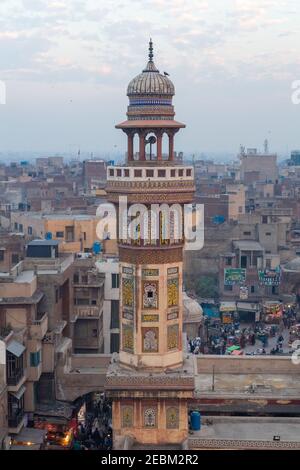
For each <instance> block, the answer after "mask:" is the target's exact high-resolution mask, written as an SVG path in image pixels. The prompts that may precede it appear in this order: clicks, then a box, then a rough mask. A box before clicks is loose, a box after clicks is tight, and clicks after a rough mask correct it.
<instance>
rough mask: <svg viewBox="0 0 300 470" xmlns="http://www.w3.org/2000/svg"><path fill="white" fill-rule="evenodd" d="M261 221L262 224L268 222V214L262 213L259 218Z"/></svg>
mask: <svg viewBox="0 0 300 470" xmlns="http://www.w3.org/2000/svg"><path fill="white" fill-rule="evenodd" d="M261 221H262V223H263V224H267V223H268V216H267V215H263V216H262V218H261Z"/></svg>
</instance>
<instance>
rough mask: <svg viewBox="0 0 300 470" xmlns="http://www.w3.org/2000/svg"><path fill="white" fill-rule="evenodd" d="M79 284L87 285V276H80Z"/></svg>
mask: <svg viewBox="0 0 300 470" xmlns="http://www.w3.org/2000/svg"><path fill="white" fill-rule="evenodd" d="M81 283H82V284H87V283H88V276H87V274H82V276H81Z"/></svg>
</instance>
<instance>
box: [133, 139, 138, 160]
mask: <svg viewBox="0 0 300 470" xmlns="http://www.w3.org/2000/svg"><path fill="white" fill-rule="evenodd" d="M138 159H139V136H138V134H137V133H136V132H135V133H134V135H133V160H138Z"/></svg>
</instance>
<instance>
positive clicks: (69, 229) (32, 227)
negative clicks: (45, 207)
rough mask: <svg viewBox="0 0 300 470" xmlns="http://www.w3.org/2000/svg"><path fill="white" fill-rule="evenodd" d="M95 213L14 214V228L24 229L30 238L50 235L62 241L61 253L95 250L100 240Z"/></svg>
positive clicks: (12, 219) (26, 235)
mask: <svg viewBox="0 0 300 470" xmlns="http://www.w3.org/2000/svg"><path fill="white" fill-rule="evenodd" d="M98 222H99V218H98V217H96V216H95V215H84V214H72V213H71V214H66V213H64V214H60V213H51V214H43V213H39V212H37V213H32V212H24V213H19V212H18V213H16V212H14V213H12V214H11V224H12V229H13V230H19V231H20V232H23V233H24V235H25V237H26V238H27V239H28V240H32V239H33V238H45V237H46V235H47V234H49V237H51V239H53V240H58V241H59V242H60V252H66V253H79V252H89V251H92V249H93V245H94V243H95V242H96V241H98V238H97V234H96V228H97V224H98Z"/></svg>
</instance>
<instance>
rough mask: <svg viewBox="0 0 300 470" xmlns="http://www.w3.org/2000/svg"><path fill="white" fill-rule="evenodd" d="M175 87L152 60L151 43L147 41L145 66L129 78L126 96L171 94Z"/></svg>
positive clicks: (173, 92)
mask: <svg viewBox="0 0 300 470" xmlns="http://www.w3.org/2000/svg"><path fill="white" fill-rule="evenodd" d="M174 94H175V88H174V85H173V83H172V82H171V80H170V79H169V78H168V76H167V75H165V74H164V75H162V74H161V73H159V70H158V69H157V68H156V67H155V64H154V62H153V45H152V41H151V40H150V43H149V61H148V64H147V66H146V68H145V69H144V70H143V71H142V73H140V74H139V75H137V76H136V77H135V78H133V79H132V80H131V82H130V83H129V85H128V88H127V95H128V96H136V95H167V96H173V95H174Z"/></svg>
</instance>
